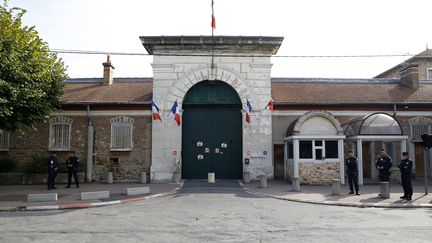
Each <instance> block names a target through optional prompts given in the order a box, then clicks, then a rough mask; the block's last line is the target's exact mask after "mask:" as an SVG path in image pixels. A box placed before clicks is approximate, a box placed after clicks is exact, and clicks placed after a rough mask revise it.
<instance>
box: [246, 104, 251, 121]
mask: <svg viewBox="0 0 432 243" xmlns="http://www.w3.org/2000/svg"><path fill="white" fill-rule="evenodd" d="M246 106H247V111H246V122H247V123H248V124H250V122H251V118H250V113H252V110H253V109H252V106H251V104H250V103H249V100H246Z"/></svg>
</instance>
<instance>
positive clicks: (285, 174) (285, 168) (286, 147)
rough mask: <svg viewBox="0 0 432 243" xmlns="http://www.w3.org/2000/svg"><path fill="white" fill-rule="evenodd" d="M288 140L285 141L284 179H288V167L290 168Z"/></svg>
mask: <svg viewBox="0 0 432 243" xmlns="http://www.w3.org/2000/svg"><path fill="white" fill-rule="evenodd" d="M287 162H288V142H286V141H285V144H284V179H285V180H286V179H287V169H288V163H287Z"/></svg>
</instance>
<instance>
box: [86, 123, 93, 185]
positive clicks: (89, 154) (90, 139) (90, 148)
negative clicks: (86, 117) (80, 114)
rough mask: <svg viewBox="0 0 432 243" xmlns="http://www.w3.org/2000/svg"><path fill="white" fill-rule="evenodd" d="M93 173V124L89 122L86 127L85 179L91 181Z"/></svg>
mask: <svg viewBox="0 0 432 243" xmlns="http://www.w3.org/2000/svg"><path fill="white" fill-rule="evenodd" d="M92 174H93V126H92V125H91V124H90V125H88V127H87V168H86V180H87V182H91V181H92Z"/></svg>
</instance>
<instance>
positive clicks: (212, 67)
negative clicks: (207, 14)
mask: <svg viewBox="0 0 432 243" xmlns="http://www.w3.org/2000/svg"><path fill="white" fill-rule="evenodd" d="M213 4H214V3H213V0H212V1H211V5H212V6H211V7H212V24H211V29H212V37H211V66H210V68H211V71H212V72H213V69H214V29H215V25H214V21H215V20H214V9H213Z"/></svg>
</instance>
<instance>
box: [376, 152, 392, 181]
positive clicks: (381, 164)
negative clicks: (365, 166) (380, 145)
mask: <svg viewBox="0 0 432 243" xmlns="http://www.w3.org/2000/svg"><path fill="white" fill-rule="evenodd" d="M376 167H377V169H378V172H379V180H380V181H390V169H391V167H392V158H390V156H388V155H387V151H386V150H385V149H381V157H380V158H378V160H377V162H376Z"/></svg>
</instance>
